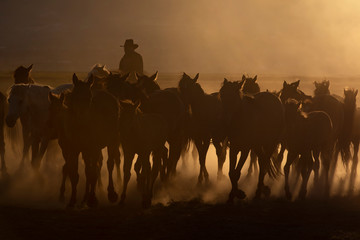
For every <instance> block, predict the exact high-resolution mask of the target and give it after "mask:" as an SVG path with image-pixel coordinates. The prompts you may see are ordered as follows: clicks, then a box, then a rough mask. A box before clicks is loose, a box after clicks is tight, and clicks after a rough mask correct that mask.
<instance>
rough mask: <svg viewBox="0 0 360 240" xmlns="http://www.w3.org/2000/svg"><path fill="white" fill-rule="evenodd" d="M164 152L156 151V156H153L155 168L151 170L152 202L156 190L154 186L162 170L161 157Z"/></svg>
mask: <svg viewBox="0 0 360 240" xmlns="http://www.w3.org/2000/svg"><path fill="white" fill-rule="evenodd" d="M162 152H163V150H161V149H160V150H157V151H154V155H153V166H152V169H151V183H150V195H149V196H150V201H151V199H152V196H153V189H154V184H155V181H156V178H157V176H158V175H159V172H160V168H161V155H162V154H163V153H162Z"/></svg>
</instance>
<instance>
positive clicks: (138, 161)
mask: <svg viewBox="0 0 360 240" xmlns="http://www.w3.org/2000/svg"><path fill="white" fill-rule="evenodd" d="M134 170H135V173H136V182H137V188H138V189H139V190H141V188H142V187H141V186H142V183H141V181H142V180H141V159H140V156H137V158H136V161H135V164H134Z"/></svg>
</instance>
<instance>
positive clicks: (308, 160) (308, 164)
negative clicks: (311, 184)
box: [299, 151, 314, 199]
mask: <svg viewBox="0 0 360 240" xmlns="http://www.w3.org/2000/svg"><path fill="white" fill-rule="evenodd" d="M300 161H301V166H302V168H301V176H302V184H301V188H300V193H299V197H300V199H305V196H306V193H307V183H308V181H309V176H310V173H311V171H312V170H313V168H314V166H313V165H314V161H313V158H312V155H311V151H306V152H304V153H303V154H301V158H300Z"/></svg>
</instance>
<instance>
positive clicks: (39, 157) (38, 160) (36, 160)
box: [32, 138, 50, 169]
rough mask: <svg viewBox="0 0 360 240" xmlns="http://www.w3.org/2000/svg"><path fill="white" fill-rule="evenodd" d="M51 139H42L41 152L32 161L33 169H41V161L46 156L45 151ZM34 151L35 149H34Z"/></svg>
mask: <svg viewBox="0 0 360 240" xmlns="http://www.w3.org/2000/svg"><path fill="white" fill-rule="evenodd" d="M49 141H50V140H49V139H47V138H46V139H42V140H41V142H40V150H39V152H38V154H37V155H36V156H34V155H33V159H32V165H33V167H35V168H36V169H39V168H40V165H41V160H42V158H43V157H44V155H45V151H46V149H47V147H48V145H49ZM32 149H33V148H32Z"/></svg>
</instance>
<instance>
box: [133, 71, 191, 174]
mask: <svg viewBox="0 0 360 240" xmlns="http://www.w3.org/2000/svg"><path fill="white" fill-rule="evenodd" d="M157 76H158V73H157V72H156V73H155V74H153V75H152V76H147V75H141V76H140V75H138V74H136V77H137V78H138V82H137V84H136V89H137V91H135V92H134V94H135V95H134V96H133V98H136V99H138V100H140V102H141V105H140V109H141V111H142V112H143V113H153V114H159V115H161V116H163V117H164V119H166V122H167V126H168V137H167V139H166V141H167V143H168V144H169V157H168V159H163V162H164V163H165V164H164V165H163V166H162V170H161V175H160V176H163V177H162V180H163V181H167V180H168V179H169V178H170V177H172V176H175V175H176V166H177V162H178V160H179V159H180V155H181V153H182V152H183V151H184V150H185V149H186V148H187V146H188V142H189V138H188V126H187V123H188V121H187V119H188V115H187V114H188V112H187V110H186V106H185V104H184V102H183V100H182V99H181V95H180V93H179V91H178V89H177V88H166V89H160V86H159V85H158V84H157V83H156V79H157ZM145 83H149V86H151V87H150V88H149V87H146V85H145ZM165 150H166V149H164V151H165ZM135 170H136V171H139V165H138V167H135Z"/></svg>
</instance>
